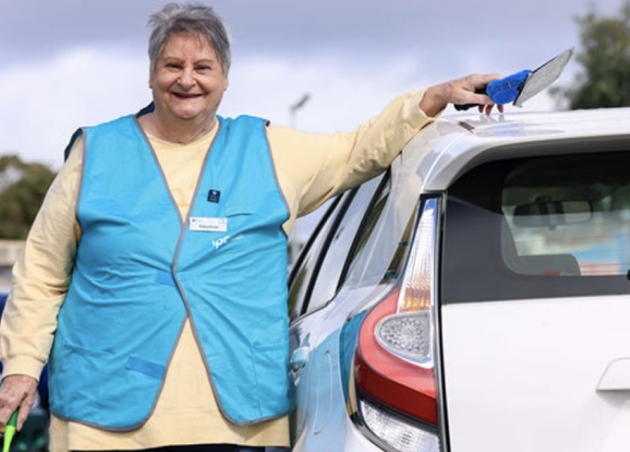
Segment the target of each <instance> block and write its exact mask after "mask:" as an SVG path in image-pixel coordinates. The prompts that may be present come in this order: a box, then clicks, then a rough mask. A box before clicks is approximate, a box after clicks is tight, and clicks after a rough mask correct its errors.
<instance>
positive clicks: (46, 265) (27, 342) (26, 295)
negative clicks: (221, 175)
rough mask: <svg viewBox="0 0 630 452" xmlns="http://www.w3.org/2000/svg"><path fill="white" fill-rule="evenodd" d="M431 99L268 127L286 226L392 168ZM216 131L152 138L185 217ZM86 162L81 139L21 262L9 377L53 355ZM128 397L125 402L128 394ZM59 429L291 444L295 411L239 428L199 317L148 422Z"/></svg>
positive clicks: (35, 369) (86, 437) (83, 436)
mask: <svg viewBox="0 0 630 452" xmlns="http://www.w3.org/2000/svg"><path fill="white" fill-rule="evenodd" d="M421 96H422V92H414V93H409V94H406V95H403V96H401V97H399V98H397V99H396V100H394V101H393V102H391V103H390V104H389V105H388V106H387V107H386V109H385V110H384V111H383V112H382V113H381V114H380V115H378V116H377V117H375V118H374V119H372V120H371V121H369V122H367V123H365V124H364V125H362V126H361V127H359V128H358V129H357V130H356V131H354V132H351V133H337V134H331V135H322V134H310V133H305V132H299V131H295V130H293V129H288V128H283V127H276V126H273V125H270V126H268V128H267V135H268V140H269V145H270V149H271V154H272V158H273V162H274V165H275V168H276V172H277V176H278V181H279V185H280V189H281V191H282V193H283V195H284V197H285V199H286V201H287V204H288V206H289V209H290V218H289V219H288V220H287V222H286V223H285V224H284V225H283V227H284V229H285V231H286V232H287V234H288V233H289V231H290V230H291V227H292V225H293V222H294V221H295V219H296V217H297V216H300V215H303V214H305V213H308V212H310V211H312V210H314V209H315V208H317V207H318V206H320V205H321V204H322V203H323V202H325V201H326V200H327V199H329V198H330V197H332V196H334V195H335V194H337V193H340V192H342V191H343V190H345V189H347V188H349V187H352V186H356V185H358V184H360V183H361V182H363V181H364V180H367V179H368V178H370V177H372V176H374V175H376V174H378V173H379V172H380V171H382V170H383V169H384V168H386V167H387V166H388V165H389V163H390V162H391V161H392V160H393V158H394V157H395V156H396V155H397V154H398V153H399V151H400V150H401V149H402V148H403V147H404V145H405V144H406V143H407V142H408V141H409V140H410V139H411V138H412V137H413V136H414V135H415V134H416V133H417V132H418V131H419V130H420V129H422V128H423V127H424V126H426V125H427V124H429V123H430V122H431V121H432V118H429V117H427V116H426V115H424V113H423V112H422V111H421V110H420V108H419V107H418V105H419V102H420V100H421ZM216 132H217V128H216V127H215V128H214V129H213V130H212V131H210V132H209V133H208V134H207V135H205V136H204V137H202V138H200V139H198V140H196V141H194V142H192V143H189V144H186V145H181V144H174V143H169V142H166V141H163V140H160V139H158V138H156V137H153V136H149V141H150V144H151V146H152V147H153V149H154V150H155V152H156V155H157V158H158V160H159V164H160V166H161V167H162V170H163V172H164V175H165V178H166V180H167V183H168V186H169V189H170V191H171V193H172V195H173V199H174V200H175V202H176V203H177V205H178V207H179V209H180V212H181V215H182V218H185V217H186V215H187V212H188V208H189V207H190V203H191V200H192V197H193V193H194V190H195V187H196V184H197V175H198V174H199V173H200V170H201V165H202V163H203V160H204V158H205V155H206V153H207V152H208V149H209V147H210V144H211V143H212V140H213V138H214V136H215V134H216ZM82 160H83V152H82V142H81V141H79V142H77V143H76V144H75V146H74V149H73V150H72V152H71V154H70V157H69V159H68V160H67V161H66V163H65V164H64V166H63V167H62V169H61V170H60V172H59V174H58V176H57V178H56V179H55V181H54V182H53V184H52V185H51V187H50V189H49V192H48V194H47V196H46V199H45V201H44V203H43V205H42V208H41V210H40V212H39V214H38V216H37V218H36V220H35V222H34V223H33V226H32V228H31V231H30V234H29V237H28V239H27V242H26V246H25V251H24V254H23V255H22V257H21V258H20V259H19V260H18V262H17V263H16V265H15V267H14V269H13V276H14V278H13V287H12V292H11V295H10V297H9V300H8V301H7V306H6V308H5V312H4V315H3V317H2V324H1V326H0V331H1V334H0V337H1V347H2V355H1V357H2V362H3V365H4V374H3V376H7V375H14V374H25V375H30V376H33V377H35V378H38V377H39V374H40V373H41V370H42V368H43V366H44V365H45V363H46V361H47V359H48V354H49V352H50V348H51V345H52V341H53V337H54V333H55V330H56V325H57V324H56V317H57V313H58V311H59V308H60V306H61V304H62V303H63V300H64V297H65V294H66V292H67V289H68V285H69V284H70V275H71V272H72V266H73V262H74V256H75V252H76V247H77V243H78V242H79V240H80V238H81V231H80V227H79V225H78V223H77V220H76V204H77V199H78V191H79V183H80V178H81V167H82ZM138 171H142V169H141V168H139V169H138ZM120 403H121V409H124V406H125V401H124V400H121V401H120ZM50 433H51V452H61V451H68V450H103V449H122V450H124V449H144V448H153V447H160V446H165V445H174V444H212V443H232V444H243V445H251V446H265V445H266V446H271V445H276V446H287V445H288V443H289V433H288V419H287V417H283V418H280V419H276V420H272V421H266V422H262V423H258V424H254V425H234V424H231V423H229V422H228V421H226V420H225V419H224V418H223V417H222V416H221V413H220V411H219V409H218V407H217V403H216V399H215V397H214V394H213V391H212V387H211V385H210V382H209V380H208V373H207V371H206V368H205V364H204V362H203V359H202V357H201V351H200V349H199V345H198V344H197V343H196V341H195V338H194V335H193V333H192V329H191V325H190V323H189V322H187V323H186V325H185V328H184V330H183V333H182V335H181V336H180V338H179V341H178V343H177V346H176V350H175V353H174V355H173V358H172V360H171V362H170V363H169V367H168V370H167V373H166V378H165V381H164V385H163V388H162V391H161V393H160V395H159V398H158V401H157V403H156V405H155V407H154V409H153V411H152V413H151V415H150V417H149V418H148V419H147V421H146V422H145V423H144V424H143V425H142V426H141V427H139V428H138V429H135V430H133V431H129V432H111V431H106V430H101V429H98V428H95V427H91V426H87V425H84V424H80V423H76V422H67V421H64V420H61V419H59V418H57V417H55V416H54V415H53V416H52V419H51V427H50Z"/></svg>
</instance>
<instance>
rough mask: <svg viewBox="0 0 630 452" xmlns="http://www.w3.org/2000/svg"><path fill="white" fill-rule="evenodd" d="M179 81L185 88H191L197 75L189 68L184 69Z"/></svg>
mask: <svg viewBox="0 0 630 452" xmlns="http://www.w3.org/2000/svg"><path fill="white" fill-rule="evenodd" d="M177 83H178V85H179V86H181V87H182V89H184V90H189V89H191V88H192V87H193V86H195V77H194V75H193V72H192V71H191V70H189V69H186V70H184V71H182V73H181V75H180V76H179V78H178V79H177Z"/></svg>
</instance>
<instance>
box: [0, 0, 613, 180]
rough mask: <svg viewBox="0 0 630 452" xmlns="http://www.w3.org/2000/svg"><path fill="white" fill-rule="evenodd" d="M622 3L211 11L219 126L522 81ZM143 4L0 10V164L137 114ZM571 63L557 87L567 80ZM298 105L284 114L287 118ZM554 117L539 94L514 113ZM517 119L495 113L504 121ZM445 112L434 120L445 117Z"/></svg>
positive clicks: (297, 4)
mask: <svg viewBox="0 0 630 452" xmlns="http://www.w3.org/2000/svg"><path fill="white" fill-rule="evenodd" d="M623 1H624V0H528V1H522V2H515V1H513V0H512V1H511V0H475V1H471V0H440V1H435V2H429V1H422V0H387V1H383V0H309V1H303V0H215V1H210V2H204V3H206V4H208V5H210V6H213V7H214V8H215V10H216V11H217V12H218V13H219V15H221V16H222V17H223V19H224V20H225V22H226V24H227V26H228V29H229V31H230V34H231V37H232V68H231V70H230V87H229V89H228V91H227V93H226V95H225V96H224V99H223V103H222V105H221V107H220V109H219V114H221V115H222V116H236V115H238V114H253V115H258V116H263V117H265V118H267V119H269V120H270V121H271V122H273V123H276V124H281V125H288V126H294V127H297V128H299V129H303V130H309V131H313V132H323V133H329V132H336V131H339V130H351V129H353V128H355V127H357V126H358V125H359V124H360V123H361V122H363V121H366V120H368V119H369V118H370V117H371V116H373V115H375V114H377V113H378V112H379V111H380V110H381V109H382V108H383V107H384V106H385V105H386V104H387V103H388V102H389V101H390V100H391V99H393V98H394V97H395V96H397V95H398V94H401V93H403V92H406V91H410V90H414V89H419V88H422V87H425V86H428V85H431V84H435V83H440V82H443V81H446V80H450V79H454V78H459V77H462V76H464V75H467V74H469V73H474V72H482V73H483V72H492V73H494V72H497V73H501V74H504V75H509V74H511V73H514V72H518V71H520V70H522V69H535V68H536V67H538V66H539V65H541V64H543V63H544V62H546V61H547V60H549V59H550V58H551V57H553V56H555V55H556V54H558V53H560V52H562V51H563V50H565V49H567V48H570V47H575V48H576V50H579V47H580V42H579V26H578V24H577V22H576V18H577V17H579V16H584V15H585V14H587V13H588V12H589V11H592V10H594V11H595V12H596V13H597V14H598V15H609V16H612V15H616V14H618V13H619V11H620V9H621V6H622V4H623ZM164 4H165V2H164V1H156V0H102V1H95V0H55V1H50V0H0V56H1V60H0V61H2V63H1V64H0V154H17V155H19V156H20V158H21V159H22V160H24V161H26V162H29V163H33V162H39V163H44V164H46V165H49V166H50V167H51V168H53V169H54V170H57V169H59V168H60V166H61V165H62V163H63V158H62V156H63V149H64V147H65V145H66V143H67V142H68V139H69V137H70V135H71V134H72V132H73V131H74V130H75V129H76V128H78V127H81V126H87V125H93V124H97V123H99V122H102V121H107V120H110V119H114V118H116V117H119V116H122V115H125V114H129V113H132V112H135V111H137V110H139V109H140V108H141V107H143V106H144V105H146V104H148V103H149V102H150V100H151V93H150V91H149V88H148V57H147V51H146V48H147V38H148V34H149V30H148V28H147V27H146V20H147V17H148V15H149V14H150V13H152V12H154V11H155V10H157V9H159V8H160V7H161V6H163V5H164ZM578 70H579V65H578V64H577V63H576V61H575V58H574V59H573V60H572V61H571V62H569V65H568V66H567V68H566V69H565V72H564V73H563V75H562V76H561V78H560V79H559V80H558V81H557V82H556V83H557V84H563V85H566V84H568V83H570V82H571V81H572V80H573V77H574V76H575V74H576V72H577V71H578ZM305 94H308V95H309V100H308V101H307V102H306V103H305V104H304V105H303V106H302V107H301V108H300V109H299V110H297V111H296V112H295V114H294V115H292V114H291V113H290V111H291V106H292V105H294V104H295V103H296V102H297V101H299V100H300V99H301V98H302V97H303V96H304V95H305ZM523 108H524V109H527V110H530V111H533V110H552V109H554V108H555V104H554V102H553V100H552V99H551V98H550V97H549V95H548V93H546V92H545V93H542V94H540V95H538V96H537V97H535V98H534V99H532V100H530V101H529V102H528V103H526V104H525V106H524V107H523ZM516 109H517V107H513V106H508V107H507V108H506V114H509V112H510V111H511V110H516ZM454 112H455V110H453V109H451V108H450V107H449V109H448V110H447V112H446V113H454Z"/></svg>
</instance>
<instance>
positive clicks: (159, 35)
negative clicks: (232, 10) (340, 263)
mask: <svg viewBox="0 0 630 452" xmlns="http://www.w3.org/2000/svg"><path fill="white" fill-rule="evenodd" d="M148 25H149V26H150V27H151V28H152V30H151V37H150V38H149V61H150V62H151V72H153V70H154V69H155V63H156V61H157V59H158V58H159V56H160V54H161V53H162V50H163V49H164V45H165V44H166V41H167V40H168V38H169V37H170V36H171V35H172V34H173V33H184V34H187V35H191V36H202V37H205V38H206V39H208V41H209V42H210V44H212V46H213V47H214V50H215V51H216V52H217V56H218V57H219V60H221V66H222V67H223V74H224V75H225V76H227V74H228V72H229V70H230V63H231V55H230V37H229V35H228V31H227V29H226V27H225V25H224V24H223V20H222V19H221V17H219V16H218V15H217V14H216V13H215V12H214V10H213V9H212V8H211V7H209V6H205V5H201V4H192V3H168V4H166V5H165V6H164V7H163V8H162V9H161V10H160V11H158V12H156V13H153V14H151V16H149V20H148Z"/></svg>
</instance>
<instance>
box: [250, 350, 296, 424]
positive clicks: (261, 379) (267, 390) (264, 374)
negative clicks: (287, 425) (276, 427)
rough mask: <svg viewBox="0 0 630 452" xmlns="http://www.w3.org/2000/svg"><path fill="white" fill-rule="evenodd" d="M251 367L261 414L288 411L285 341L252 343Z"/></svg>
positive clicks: (278, 413)
mask: <svg viewBox="0 0 630 452" xmlns="http://www.w3.org/2000/svg"><path fill="white" fill-rule="evenodd" d="M252 354H253V356H252V358H253V369H254V374H255V376H256V383H257V384H256V386H257V388H258V394H257V395H258V400H259V403H260V409H261V412H262V413H263V416H265V415H268V413H269V410H271V411H272V412H273V413H274V415H276V416H277V415H280V414H284V413H286V412H287V411H288V389H289V386H288V348H287V344H286V343H285V342H280V343H268V344H253V345H252Z"/></svg>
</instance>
